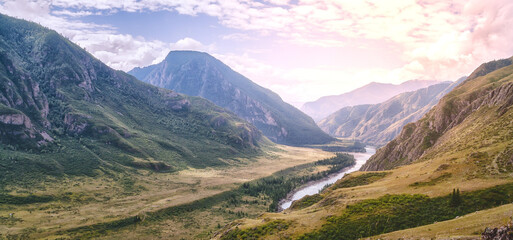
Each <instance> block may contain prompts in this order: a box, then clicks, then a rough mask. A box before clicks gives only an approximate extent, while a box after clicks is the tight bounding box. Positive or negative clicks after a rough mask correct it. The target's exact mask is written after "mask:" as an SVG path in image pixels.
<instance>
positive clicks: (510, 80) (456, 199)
mask: <svg viewBox="0 0 513 240" xmlns="http://www.w3.org/2000/svg"><path fill="white" fill-rule="evenodd" d="M508 63H509V64H511V61H510V60H509V59H507V60H502V61H497V62H492V63H488V64H484V65H483V66H481V67H480V68H478V69H477V70H476V71H475V72H474V73H473V74H472V75H471V77H469V78H468V79H467V80H466V81H465V82H463V83H462V84H461V85H460V86H458V87H457V88H455V89H454V90H453V91H452V92H450V93H449V94H447V95H446V96H445V97H444V98H443V99H442V100H441V101H440V103H439V104H438V105H437V106H435V107H434V109H433V110H432V111H431V112H430V113H428V114H427V115H426V117H425V118H423V119H421V120H419V121H418V122H416V123H412V124H409V125H407V126H406V127H405V128H404V129H403V131H402V133H401V135H400V136H399V137H398V138H396V139H395V140H394V141H392V142H391V143H389V144H388V145H387V146H385V147H383V148H382V149H381V150H380V151H379V152H378V153H380V154H376V155H375V156H374V157H373V158H371V159H374V161H375V160H376V159H377V157H380V156H388V157H389V158H387V159H385V160H382V161H377V162H373V161H370V160H369V161H370V162H369V164H368V165H366V166H367V167H369V166H372V169H388V170H387V171H386V172H379V171H377V172H356V173H352V174H350V175H349V176H346V177H344V178H343V179H341V180H339V181H338V182H337V183H335V184H333V186H331V187H330V188H328V189H327V190H325V191H324V192H322V193H321V194H319V195H318V196H316V197H315V199H314V200H311V199H306V200H300V203H301V201H306V202H307V203H308V204H306V205H307V207H305V208H296V209H291V210H287V211H285V213H280V214H276V213H267V214H264V215H262V216H260V217H259V218H257V219H248V220H245V221H244V222H242V223H240V224H239V225H238V226H237V228H230V229H231V231H233V233H237V236H239V235H240V236H242V235H243V234H244V233H246V236H248V237H255V238H259V237H260V235H258V234H254V233H252V232H251V231H252V230H251V229H255V228H259V227H260V226H265V225H266V223H268V222H273V221H285V222H287V223H288V224H287V227H286V228H281V229H275V230H274V231H273V234H272V235H270V236H266V237H265V239H279V238H283V237H289V238H292V239H357V238H362V237H372V236H375V235H380V234H384V235H380V236H379V237H376V238H381V237H383V238H388V239H397V238H409V237H413V238H417V237H424V238H435V237H439V236H443V237H447V238H451V237H457V236H472V237H474V238H475V237H476V235H477V237H479V235H480V233H481V232H483V231H484V229H485V228H486V227H490V226H500V225H504V224H505V222H504V221H505V214H503V213H502V212H501V211H505V210H507V211H509V210H508V209H510V206H509V205H507V204H509V203H510V202H511V200H512V199H510V198H511V196H512V192H513V161H511V151H512V150H511V146H513V137H512V136H513V132H512V131H513V130H512V129H513V109H512V108H511V107H510V106H511V104H512V103H513V101H511V99H512V97H513V91H512V89H513V67H512V66H511V65H508ZM483 69H485V71H484V70H483ZM476 72H478V73H479V74H475V73H476ZM435 133H436V134H435ZM438 133H440V134H439V135H438ZM415 134H420V136H415ZM426 136H427V137H426ZM405 137H406V138H405ZM419 138H420V142H416V141H417V140H418V139H419ZM406 141H410V142H413V143H410V142H408V144H407V142H406ZM410 144H411V145H410ZM407 146H415V147H416V146H419V147H420V149H422V153H420V154H418V153H416V152H415V151H416V150H415V149H416V148H412V149H409V148H407ZM400 147H402V148H400ZM385 150H387V151H385ZM396 152H397V153H399V154H404V156H408V157H411V158H412V159H413V160H409V158H407V157H405V158H404V159H397V160H396V159H395V158H392V157H394V155H393V154H395V153H396ZM415 154H417V155H415ZM414 156H420V157H416V158H415V157H414ZM390 159H391V160H390ZM312 201H313V202H314V203H313V204H310V203H311V202H312ZM299 205H301V204H299ZM476 211H477V212H476ZM476 216H478V217H476ZM405 229H409V230H405ZM398 230H402V231H398ZM227 232H228V233H229V232H230V230H227ZM239 233H241V234H239ZM417 233H418V235H417ZM250 234H252V235H250ZM226 236H228V235H226ZM373 238H375V237H373ZM239 239H243V238H242V237H240V238H239ZM261 239H263V238H261Z"/></svg>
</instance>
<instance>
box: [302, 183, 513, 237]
mask: <svg viewBox="0 0 513 240" xmlns="http://www.w3.org/2000/svg"><path fill="white" fill-rule="evenodd" d="M451 198H452V194H449V195H446V196H442V197H434V198H430V197H428V196H426V195H421V194H415V195H409V194H401V195H385V196H383V197H380V198H377V199H369V200H363V201H361V202H358V203H356V204H352V205H347V207H346V210H345V211H344V212H343V213H342V215H340V216H334V217H329V218H328V220H327V222H326V223H325V224H324V225H323V226H322V227H321V229H318V230H316V231H314V232H311V233H307V234H305V235H303V236H300V237H299V239H358V238H362V237H369V236H374V235H378V234H383V233H387V232H392V231H396V230H401V229H407V228H413V227H418V226H422V225H427V224H431V223H434V222H440V221H445V220H449V219H453V218H455V217H457V216H463V215H465V214H468V213H471V212H475V211H479V210H483V209H489V208H493V207H497V206H501V205H504V204H507V203H510V202H511V201H513V184H504V185H499V186H496V187H492V188H488V189H484V190H478V191H472V192H463V193H461V202H459V204H458V205H456V206H455V205H454V201H451Z"/></svg>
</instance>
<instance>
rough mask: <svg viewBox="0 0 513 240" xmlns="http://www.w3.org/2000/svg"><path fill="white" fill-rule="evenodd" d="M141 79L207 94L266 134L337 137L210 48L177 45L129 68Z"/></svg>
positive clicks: (297, 139) (287, 138)
mask: <svg viewBox="0 0 513 240" xmlns="http://www.w3.org/2000/svg"><path fill="white" fill-rule="evenodd" d="M129 74H132V75H133V76H135V77H137V78H138V79H140V80H142V81H144V82H147V83H150V84H153V85H155V86H158V87H163V88H167V89H171V90H174V91H177V92H180V93H183V94H187V95H192V96H200V97H204V98H206V99H208V100H210V101H212V102H213V103H215V104H217V105H218V106H221V107H223V108H226V109H228V110H230V111H232V112H234V113H235V114H237V115H238V116H239V117H241V118H243V119H246V120H247V121H248V122H250V123H252V124H254V125H255V126H256V127H257V128H258V129H260V130H261V131H262V132H263V134H264V135H265V136H267V137H268V138H269V139H271V140H272V141H274V142H277V143H283V144H289V145H303V144H322V143H327V142H330V141H332V140H333V138H331V137H330V136H329V135H327V134H326V133H324V132H323V131H322V130H321V129H320V128H319V127H318V126H317V125H316V124H315V122H314V121H313V120H312V119H311V118H310V117H308V116H307V115H306V114H304V113H302V112H301V111H299V110H298V109H296V108H294V107H293V106H291V105H289V104H287V103H285V102H283V101H282V99H281V98H280V97H279V96H278V95H277V94H276V93H274V92H272V91H270V90H269V89H265V88H263V87H261V86H259V85H257V84H255V83H254V82H252V81H251V80H249V79H248V78H246V77H244V76H242V75H241V74H239V73H237V72H235V71H233V70H232V69H231V68H230V67H228V66H227V65H225V64H224V63H222V62H221V61H219V60H217V59H215V58H214V57H212V56H210V55H209V54H207V53H202V52H194V51H171V52H170V53H169V54H168V56H167V57H166V58H165V59H164V61H162V62H161V63H159V64H156V65H151V66H148V67H144V68H135V69H133V70H131V71H130V72H129Z"/></svg>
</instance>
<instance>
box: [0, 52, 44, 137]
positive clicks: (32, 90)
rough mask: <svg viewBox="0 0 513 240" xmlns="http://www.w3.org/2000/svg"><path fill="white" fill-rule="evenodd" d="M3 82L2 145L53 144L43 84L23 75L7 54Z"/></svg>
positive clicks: (0, 69)
mask: <svg viewBox="0 0 513 240" xmlns="http://www.w3.org/2000/svg"><path fill="white" fill-rule="evenodd" d="M0 79H1V81H0V141H4V142H7V141H9V142H18V141H22V140H34V141H31V144H29V145H34V144H36V145H42V144H45V143H47V142H48V141H51V140H53V139H52V138H50V137H48V134H47V133H46V132H45V131H46V130H48V129H49V128H50V127H51V124H50V122H49V121H48V119H47V116H48V113H49V107H48V100H47V98H46V96H45V95H44V94H43V93H42V92H41V89H40V88H39V84H38V83H37V82H36V81H34V80H33V79H32V78H31V76H30V75H27V74H23V73H22V72H20V71H19V70H18V69H17V68H16V67H15V66H14V65H13V63H12V61H11V60H10V59H9V58H8V57H7V55H6V54H5V53H3V52H0ZM27 114H28V115H29V116H31V117H32V118H33V120H34V123H33V122H32V121H31V118H30V117H29V116H27Z"/></svg>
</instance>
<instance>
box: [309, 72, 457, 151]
mask: <svg viewBox="0 0 513 240" xmlns="http://www.w3.org/2000/svg"><path fill="white" fill-rule="evenodd" d="M464 79H465V78H461V79H460V80H458V81H457V82H455V83H453V82H443V83H439V84H435V85H431V86H429V87H427V88H421V89H419V90H416V91H412V92H405V93H401V94H399V95H396V96H394V97H392V98H390V99H388V100H387V101H385V102H383V103H378V104H373V105H371V104H367V105H357V106H352V107H345V108H342V109H340V110H338V111H337V112H335V113H333V114H331V115H330V116H328V117H327V118H325V119H323V120H321V121H320V122H319V126H320V127H321V129H323V130H324V131H325V132H327V133H329V134H330V135H332V136H336V137H342V138H354V139H357V140H359V141H362V142H365V143H369V144H371V145H374V146H381V145H384V144H386V143H387V142H389V141H390V140H392V139H393V138H394V137H395V136H397V135H398V134H399V133H400V131H401V129H402V128H403V126H404V125H406V124H407V123H410V122H414V121H417V120H419V119H420V118H421V117H422V116H424V114H425V113H427V112H428V111H429V110H430V109H431V108H432V107H433V106H434V105H436V104H437V103H438V101H439V100H440V98H442V97H443V96H444V95H445V94H446V93H448V92H449V91H451V90H452V89H453V88H454V87H456V86H457V85H458V84H459V83H461V82H462V81H463V80H464Z"/></svg>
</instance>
